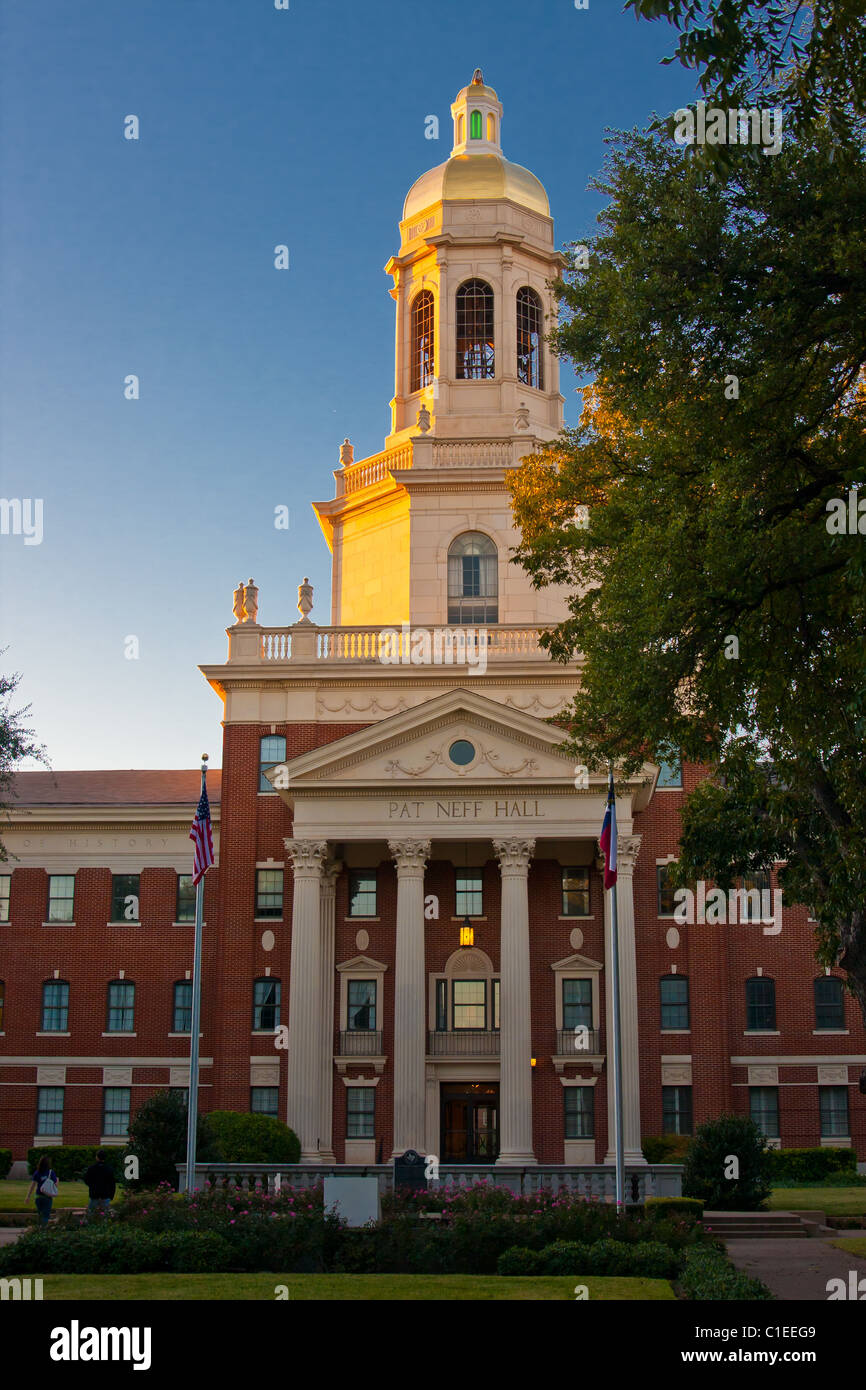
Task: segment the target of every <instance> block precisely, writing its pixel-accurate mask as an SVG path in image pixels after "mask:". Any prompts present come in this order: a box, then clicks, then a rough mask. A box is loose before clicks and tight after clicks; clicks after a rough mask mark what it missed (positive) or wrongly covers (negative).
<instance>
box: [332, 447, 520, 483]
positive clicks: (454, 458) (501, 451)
mask: <svg viewBox="0 0 866 1390" xmlns="http://www.w3.org/2000/svg"><path fill="white" fill-rule="evenodd" d="M540 445H541V440H539V439H536V437H535V436H534V435H530V434H525V435H514V436H512V437H511V438H510V439H435V438H434V437H433V436H432V435H431V436H423V435H422V436H420V437H418V438H415V439H410V440H409V441H408V443H406V444H401V445H399V446H398V447H397V448H396V449H385V450H384V451H383V452H382V453H381V454H371V456H370V457H369V458H366V459H358V461H357V463H350V464H348V465H346V466H345V467H343V468H338V469H336V470H335V472H334V478H335V479H336V483H337V496H338V497H347V496H350V495H351V494H352V493H355V492H359V491H360V490H361V489H362V488H365V487H372V486H373V485H374V484H375V483H381V482H383V481H384V480H385V478H387V477H388V474H389V473H391V472H394V471H396V470H399V469H403V468H517V467H518V465H519V463H520V460H521V459H522V458H525V457H526V455H527V454H531V453H534V452H535V450H536V449H538V448H539V447H540Z"/></svg>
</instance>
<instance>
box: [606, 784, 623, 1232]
mask: <svg viewBox="0 0 866 1390" xmlns="http://www.w3.org/2000/svg"><path fill="white" fill-rule="evenodd" d="M608 804H609V805H610V807H611V814H612V817H615V816H616V798H615V795H614V787H613V767H612V766H611V769H610V773H609V781H608ZM611 831H612V833H613V826H612V827H611ZM608 891H609V893H610V964H611V1028H612V1033H613V1113H614V1135H615V1139H614V1142H615V1144H616V1209H617V1212H618V1213H620V1214H621V1213H622V1212H623V1211H624V1210H625V1155H624V1153H623V1138H622V1022H621V1017H620V994H619V920H618V917H617V903H616V882H614V883H613V884H611V887H610V888H609V890H608Z"/></svg>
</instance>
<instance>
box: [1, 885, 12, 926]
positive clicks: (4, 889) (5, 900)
mask: <svg viewBox="0 0 866 1390" xmlns="http://www.w3.org/2000/svg"><path fill="white" fill-rule="evenodd" d="M11 888H12V875H11V874H0V922H8V921H9V894H10V891H11Z"/></svg>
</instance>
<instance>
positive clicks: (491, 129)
mask: <svg viewBox="0 0 866 1390" xmlns="http://www.w3.org/2000/svg"><path fill="white" fill-rule="evenodd" d="M487 139H488V140H489V141H490V143H491V144H493V143H494V142H495V140H496V117H495V116H494V115H493V114H492V113H491V114H490V115H488V117H487Z"/></svg>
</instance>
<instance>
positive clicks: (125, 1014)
mask: <svg viewBox="0 0 866 1390" xmlns="http://www.w3.org/2000/svg"><path fill="white" fill-rule="evenodd" d="M134 1024H135V985H134V984H130V983H129V982H128V981H126V980H114V981H113V982H112V983H111V984H110V985H109V986H108V1019H107V1021H106V1032H108V1033H131V1032H133V1029H134Z"/></svg>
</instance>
